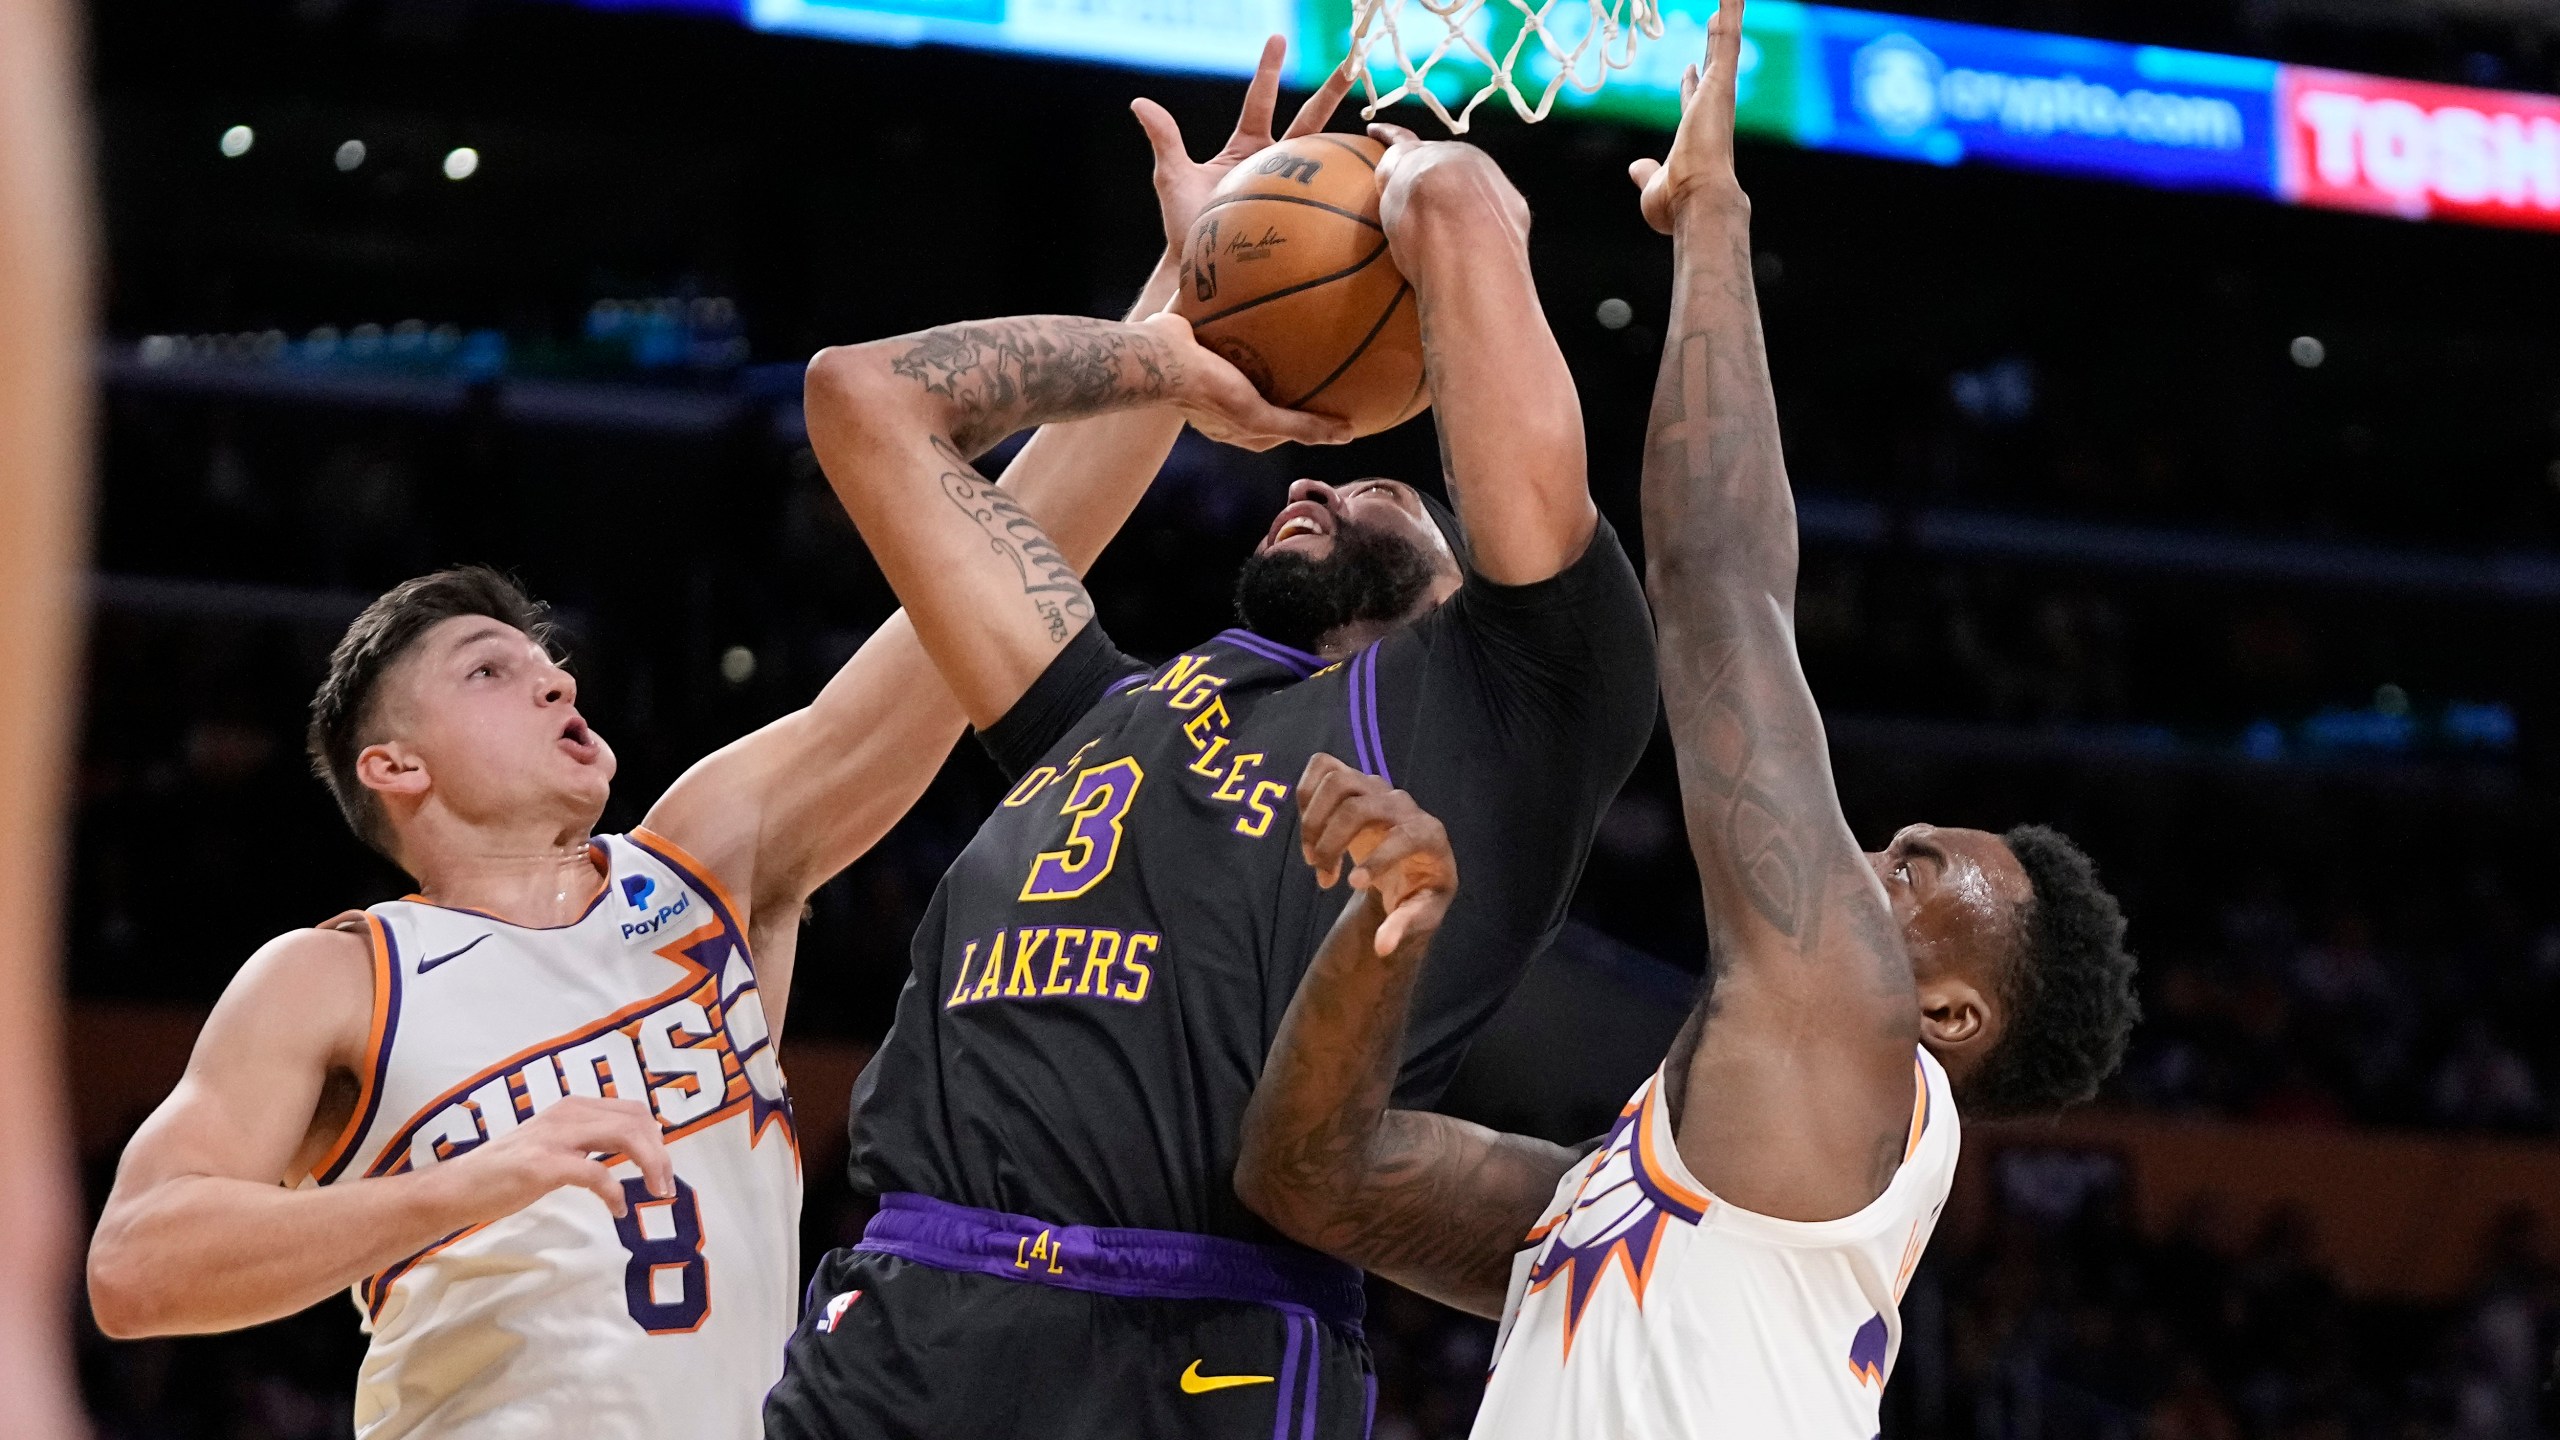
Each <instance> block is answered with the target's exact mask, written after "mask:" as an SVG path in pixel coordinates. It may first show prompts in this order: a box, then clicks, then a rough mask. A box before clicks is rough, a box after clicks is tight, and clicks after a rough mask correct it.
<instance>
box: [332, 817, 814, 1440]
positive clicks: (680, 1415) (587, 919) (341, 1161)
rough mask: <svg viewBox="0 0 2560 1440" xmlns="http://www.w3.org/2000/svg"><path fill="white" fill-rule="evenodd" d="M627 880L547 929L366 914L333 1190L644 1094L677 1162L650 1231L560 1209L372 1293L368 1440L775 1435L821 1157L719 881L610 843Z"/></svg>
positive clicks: (637, 1195) (566, 1204) (648, 850)
mask: <svg viewBox="0 0 2560 1440" xmlns="http://www.w3.org/2000/svg"><path fill="white" fill-rule="evenodd" d="M591 843H592V844H593V845H594V847H595V849H596V852H597V855H598V859H599V861H600V863H601V864H602V865H603V867H604V869H605V884H604V889H603V891H602V893H600V894H599V895H598V896H597V897H596V900H595V903H594V904H593V905H591V906H590V907H589V908H588V910H587V913H586V914H585V915H583V916H581V917H579V918H578V919H577V920H576V921H573V922H572V923H570V924H567V925H563V926H559V927H556V928H552V929H532V928H528V927H526V926H522V925H515V924H510V923H508V922H506V921H504V920H500V919H497V918H496V917H494V916H489V915H483V914H480V913H478V912H476V911H469V910H457V909H448V908H445V907H442V906H438V905H434V904H430V903H428V902H426V901H425V900H423V899H420V898H419V897H416V896H412V897H410V898H409V899H407V900H401V901H394V902H391V903H389V904H384V905H377V906H374V907H373V908H372V909H371V910H369V911H367V912H365V914H364V917H363V918H364V924H365V929H366V931H367V932H368V934H369V936H370V938H371V940H372V943H373V961H374V1002H373V1036H372V1059H371V1064H370V1065H369V1066H368V1067H367V1069H366V1071H365V1072H364V1073H363V1074H362V1075H361V1076H360V1077H359V1083H360V1084H361V1086H362V1090H361V1092H360V1093H359V1094H358V1096H357V1099H356V1106H355V1111H356V1113H355V1117H354V1118H353V1119H352V1120H351V1121H350V1122H349V1123H348V1126H347V1129H346V1132H345V1133H344V1134H343V1135H341V1136H340V1137H339V1140H338V1143H337V1144H336V1145H335V1146H333V1147H332V1148H331V1151H330V1153H329V1156H328V1157H327V1158H326V1159H325V1160H324V1161H323V1162H322V1163H321V1165H320V1166H318V1167H317V1168H315V1169H314V1170H313V1172H312V1179H313V1181H314V1182H316V1183H318V1184H322V1185H327V1184H332V1183H335V1182H338V1181H341V1180H349V1179H354V1178H357V1177H360V1176H378V1175H398V1174H402V1173H404V1172H408V1171H413V1170H419V1169H423V1168H425V1167H426V1166H429V1165H434V1164H437V1163H439V1162H440V1161H444V1160H450V1159H452V1158H454V1157H455V1156H458V1155H461V1154H463V1153H464V1152H466V1151H468V1150H470V1149H471V1148H472V1147H473V1146H476V1145H479V1144H482V1143H483V1142H485V1141H487V1140H490V1139H492V1138H494V1137H496V1136H499V1135H503V1134H505V1133H506V1132H508V1131H509V1130H512V1129H514V1128H515V1127H516V1126H517V1125H518V1124H519V1123H521V1122H523V1121H525V1120H527V1119H529V1118H531V1117H532V1116H534V1115H536V1114H538V1113H540V1112H541V1110H542V1109H543V1108H544V1107H545V1106H547V1105H549V1104H550V1103H551V1102H553V1101H555V1100H558V1099H559V1098H561V1097H562V1096H563V1095H588V1096H597V1095H601V1096H608V1097H615V1098H621V1099H643V1098H645V1099H646V1101H647V1102H648V1104H649V1106H650V1108H651V1109H652V1110H653V1111H654V1112H655V1113H656V1115H657V1117H658V1122H659V1124H660V1125H661V1126H663V1127H664V1129H665V1133H666V1137H667V1146H668V1155H669V1156H670V1158H672V1160H673V1161H674V1163H675V1173H676V1193H675V1196H674V1198H673V1199H670V1200H657V1199H653V1198H652V1197H651V1196H650V1195H649V1194H648V1192H647V1190H646V1189H645V1188H644V1186H643V1183H642V1181H641V1180H640V1178H639V1175H640V1172H639V1167H638V1166H636V1165H634V1164H631V1163H630V1162H628V1161H625V1162H622V1163H619V1164H617V1165H616V1166H615V1167H614V1173H615V1175H616V1176H618V1177H627V1178H624V1179H623V1193H624V1195H625V1196H627V1197H628V1198H629V1202H630V1203H629V1213H628V1214H627V1215H626V1216H625V1217H624V1218H623V1219H621V1220H616V1219H615V1218H614V1217H613V1215H612V1213H611V1212H610V1211H608V1210H607V1209H606V1208H605V1205H604V1202H603V1201H602V1200H600V1199H598V1198H597V1197H596V1195H595V1194H594V1192H592V1191H588V1190H583V1189H576V1188H569V1189H561V1190H555V1191H553V1192H551V1193H550V1194H549V1195H546V1196H544V1197H543V1198H542V1199H540V1200H537V1201H535V1202H534V1203H533V1204H531V1205H529V1206H526V1207H525V1208H524V1209H523V1210H520V1211H518V1212H516V1213H515V1214H513V1215H510V1216H508V1217H506V1218H505V1219H502V1220H497V1221H493V1222H491V1223H489V1224H486V1225H480V1226H475V1227H473V1228H471V1229H468V1230H464V1231H462V1232H460V1233H459V1234H456V1235H452V1236H448V1237H447V1238H445V1239H444V1240H443V1241H441V1242H439V1243H437V1244H435V1245H433V1246H430V1247H429V1248H428V1249H426V1250H425V1251H423V1252H421V1253H419V1254H417V1255H413V1256H411V1257H410V1258H408V1259H406V1260H403V1261H401V1262H400V1263H399V1264H397V1265H394V1266H392V1267H391V1268H390V1269H388V1270H385V1271H383V1272H382V1273H381V1274H379V1275H375V1276H373V1277H371V1278H370V1279H367V1280H365V1281H363V1282H362V1283H360V1284H359V1285H357V1286H356V1287H355V1301H356V1306H357V1308H358V1309H359V1310H361V1311H363V1312H364V1326H365V1329H366V1331H367V1332H368V1333H369V1334H370V1335H371V1336H372V1343H371V1345H370V1347H369V1348H368V1349H367V1351H366V1352H365V1359H364V1365H363V1368H362V1369H361V1370H360V1371H359V1372H358V1375H357V1380H356V1413H355V1425H356V1433H357V1434H358V1435H359V1436H361V1437H363V1440H394V1437H401V1436H439V1437H442V1436H468V1437H473V1440H483V1437H486V1440H499V1437H504V1440H516V1437H526V1440H530V1437H536V1436H539V1437H543V1440H555V1437H556V1440H573V1437H594V1440H626V1437H628V1440H638V1437H644V1436H646V1437H657V1436H684V1437H686V1440H733V1437H735V1440H753V1437H757V1436H760V1435H761V1434H762V1433H763V1425H762V1421H761V1412H762V1408H763V1404H764V1395H765V1391H766V1390H768V1389H769V1388H771V1387H772V1385H773V1382H774V1381H775V1379H777V1378H778V1377H779V1376H780V1375H781V1373H782V1346H783V1342H784V1341H785V1340H787V1339H788V1338H790V1334H791V1330H792V1326H793V1324H794V1322H795V1320H796V1319H797V1314H798V1303H797V1302H798V1300H799V1296H798V1293H797V1290H796V1285H797V1281H798V1278H799V1273H800V1259H799V1216H800V1154H799V1141H798V1139H797V1137H796V1136H795V1135H794V1133H793V1131H792V1126H791V1110H790V1102H789V1100H788V1099H787V1098H786V1097H785V1095H784V1092H783V1082H782V1069H781V1066H780V1064H779V1063H778V1062H777V1060H776V1058H775V1055H774V1048H773V1045H772V1044H771V1042H770V1037H769V1035H768V1033H767V1030H766V1025H765V1017H764V1007H763V1003H762V1002H761V1001H760V1000H759V999H758V998H757V994H756V981H755V966H754V962H753V960H752V959H751V958H750V956H749V954H748V948H747V937H746V934H745V932H744V931H743V930H741V929H740V928H739V922H738V919H737V912H736V910H735V908H734V907H733V906H731V905H730V904H729V901H728V897H727V895H725V894H724V893H723V892H722V890H721V888H720V885H719V882H718V881H717V880H715V879H713V878H712V877H711V876H710V875H709V874H708V873H707V872H705V871H704V870H703V869H702V867H701V866H700V865H699V864H697V863H696V862H694V861H693V860H692V859H691V858H690V857H689V856H687V855H685V854H684V852H683V851H681V850H679V849H677V848H676V847H675V846H674V845H673V844H671V843H669V842H668V841H666V840H665V839H663V838H661V837H659V836H655V835H651V834H649V833H647V832H645V831H642V832H637V833H634V834H632V835H629V836H616V835H608V836H600V837H598V838H597V839H596V840H594V841H593V842H591Z"/></svg>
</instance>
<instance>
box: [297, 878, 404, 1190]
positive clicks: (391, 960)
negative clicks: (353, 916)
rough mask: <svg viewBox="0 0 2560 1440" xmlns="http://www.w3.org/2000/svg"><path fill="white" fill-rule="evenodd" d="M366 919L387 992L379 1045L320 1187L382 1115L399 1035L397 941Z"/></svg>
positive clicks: (376, 920)
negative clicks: (376, 939) (342, 1143)
mask: <svg viewBox="0 0 2560 1440" xmlns="http://www.w3.org/2000/svg"><path fill="white" fill-rule="evenodd" d="M368 919H369V920H370V921H371V924H372V928H373V929H375V930H376V931H378V932H380V934H381V936H382V973H383V976H384V980H385V983H386V984H388V985H389V986H390V987H391V993H390V995H389V996H388V997H386V998H385V1000H384V1002H383V1013H382V1045H381V1048H379V1049H377V1050H376V1051H374V1054H373V1083H372V1084H371V1085H369V1086H367V1087H365V1098H364V1113H363V1114H362V1115H359V1116H357V1117H356V1123H355V1128H353V1129H351V1130H349V1131H348V1132H347V1148H346V1150H345V1151H344V1152H343V1153H342V1154H340V1155H339V1156H338V1158H337V1159H335V1160H332V1161H330V1162H329V1168H328V1169H326V1170H324V1171H322V1172H321V1173H320V1174H318V1175H317V1176H314V1177H313V1178H314V1179H315V1180H317V1181H318V1182H319V1183H320V1184H323V1185H326V1184H329V1183H330V1182H332V1181H334V1180H336V1179H337V1178H338V1177H339V1176H341V1175H343V1174H345V1173H346V1172H347V1166H348V1165H349V1164H350V1163H352V1162H353V1161H354V1160H355V1158H356V1151H358V1150H359V1149H362V1148H363V1146H364V1137H365V1136H366V1135H367V1134H368V1133H370V1132H371V1131H372V1129H373V1122H374V1120H375V1118H376V1117H377V1116H379V1115H380V1114H381V1113H382V1087H383V1086H384V1085H385V1084H387V1083H389V1081H390V1079H391V1042H392V1041H394V1040H396V1039H398V1038H399V1035H400V942H399V941H398V940H395V939H393V938H392V935H391V922H390V921H388V920H385V919H383V918H381V917H380V916H370V917H368Z"/></svg>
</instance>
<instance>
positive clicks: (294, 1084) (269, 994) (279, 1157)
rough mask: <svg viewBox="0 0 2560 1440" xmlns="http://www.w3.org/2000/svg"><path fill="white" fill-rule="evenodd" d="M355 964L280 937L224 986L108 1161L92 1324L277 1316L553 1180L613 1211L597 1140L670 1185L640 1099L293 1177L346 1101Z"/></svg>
mask: <svg viewBox="0 0 2560 1440" xmlns="http://www.w3.org/2000/svg"><path fill="white" fill-rule="evenodd" d="M370 959H371V957H370V953H369V951H368V949H367V947H366V943H365V941H364V940H363V939H362V938H361V937H359V936H356V935H352V934H348V933H345V932H343V931H335V930H302V931H297V932H295V933H293V934H291V935H288V936H285V937H283V938H282V939H279V940H276V941H274V942H272V943H270V944H269V945H267V946H266V947H265V948H264V949H262V950H260V951H259V952H258V953H257V954H256V955H255V956H254V957H252V958H251V959H250V961H249V963H248V964H247V965H246V966H244V967H242V969H241V971H240V974H239V975H238V976H237V977H235V978H234V979H233V980H232V982H231V985H230V987H229V988H228V989H226V990H225V991H224V992H223V996H222V1000H221V1002H220V1003H219V1004H217V1005H215V1006H214V1009H213V1014H212V1015H211V1017H209V1018H208V1019H207V1020H206V1021H205V1027H204V1032H203V1033H202V1034H201V1035H199V1036H197V1037H196V1048H195V1053H194V1054H193V1055H191V1056H190V1057H188V1060H187V1071H186V1074H185V1076H184V1077H183V1078H181V1079H180V1080H179V1081H178V1088H177V1089H176V1090H175V1091H173V1092H171V1093H170V1095H169V1098H168V1099H166V1100H164V1101H162V1102H161V1103H160V1107H159V1108H158V1109H157V1110H154V1111H153V1112H152V1114H151V1118H150V1119H148V1120H146V1121H144V1122H143V1125H142V1128H141V1129H140V1130H139V1131H137V1132H135V1134H134V1137H133V1141H132V1143H131V1144H129V1145H127V1146H126V1147H125V1152H124V1158H123V1160H122V1161H121V1162H120V1163H119V1164H118V1165H117V1167H116V1181H115V1189H114V1190H113V1191H112V1192H111V1193H110V1194H109V1195H108V1196H107V1204H106V1209H105V1211H104V1212H103V1213H102V1214H101V1215H100V1216H99V1217H98V1231H97V1235H96V1236H95V1238H94V1239H92V1240H91V1242H90V1246H89V1306H90V1310H91V1311H92V1313H93V1314H95V1316H96V1317H97V1321H98V1327H99V1328H100V1329H102V1330H104V1331H106V1332H107V1333H108V1334H110V1335H114V1336H117V1337H120V1338H130V1337H133V1336H139V1335H180V1334H194V1333H201V1332H206V1331H213V1330H232V1329H237V1328H239V1327H241V1326H244V1325H256V1324H260V1323H262V1322H264V1321H268V1320H273V1319H276V1318H278V1317H280V1316H285V1315H290V1314H292V1313H293V1312H295V1311H297V1310H300V1309H303V1308H304V1307H306V1306H309V1305H312V1304H314V1303H316V1302H318V1301H321V1300H324V1299H327V1298H328V1297H329V1296H330V1295H331V1294H334V1293H335V1292H337V1291H340V1290H344V1289H345V1288H347V1287H348V1286H349V1285H352V1284H354V1283H356V1282H357V1281H359V1280H362V1279H364V1278H365V1277H366V1276H369V1275H374V1274H378V1273H380V1272H381V1271H383V1270H385V1269H388V1268H389V1267H391V1266H392V1265H395V1264H397V1263H399V1262H400V1261H402V1260H405V1259H407V1258H408V1257H410V1256H412V1255H415V1254H417V1253H418V1252H419V1251H421V1250H424V1249H426V1248H427V1247H428V1246H430V1245H433V1244H435V1243H436V1242H437V1241H439V1240H442V1239H444V1238H445V1237H446V1236H448V1235H451V1234H453V1233H454V1232H455V1231H458V1230H462V1229H465V1228H467V1227H470V1226H473V1225H479V1224H482V1223H485V1222H487V1221H490V1220H495V1219H498V1218H499V1217H501V1216H505V1215H510V1214H513V1213H514V1212H516V1211H517V1210H520V1209H522V1208H524V1207H525V1206H526V1205H529V1204H531V1203H533V1202H534V1201H535V1200H538V1199H540V1198H541V1197H543V1196H544V1195H547V1194H549V1193H550V1192H552V1191H553V1190H557V1189H559V1188H561V1187H562V1186H564V1185H576V1186H581V1187H584V1188H585V1189H588V1190H591V1191H593V1192H594V1193H595V1195H596V1198H597V1202H598V1203H600V1204H602V1205H604V1206H605V1207H606V1208H607V1209H609V1210H611V1211H612V1212H613V1213H615V1214H616V1215H619V1214H621V1213H622V1211H623V1208H624V1199H623V1190H622V1182H621V1181H620V1180H618V1179H616V1178H614V1177H613V1176H612V1175H611V1174H610V1173H609V1171H608V1170H607V1168H606V1165H605V1163H602V1162H599V1161H598V1160H597V1159H595V1158H594V1155H595V1154H598V1153H601V1154H604V1155H607V1156H609V1157H611V1158H614V1159H619V1158H623V1157H626V1156H627V1157H628V1158H630V1159H632V1160H634V1161H636V1162H638V1163H639V1165H640V1167H641V1171H642V1174H643V1176H644V1177H645V1179H646V1181H647V1183H648V1185H649V1188H650V1191H651V1193H653V1194H659V1195H668V1194H672V1193H674V1188H673V1187H674V1183H675V1182H674V1173H673V1171H671V1170H670V1169H669V1168H668V1162H667V1152H666V1146H665V1144H664V1143H663V1142H662V1140H661V1139H660V1137H659V1131H658V1122H657V1121H656V1120H655V1119H654V1118H653V1117H652V1116H651V1115H650V1114H649V1110H648V1107H647V1106H646V1105H644V1104H642V1103H640V1102H639V1101H636V1100H592V1099H586V1098H583V1097H579V1096H570V1097H568V1098H565V1099H562V1100H558V1101H555V1102H553V1103H552V1104H551V1105H549V1106H548V1107H546V1108H545V1109H544V1110H543V1111H542V1113H541V1114H539V1115H536V1116H535V1117H534V1118H533V1119H531V1120H528V1121H526V1122H525V1123H524V1124H522V1125H519V1126H517V1127H516V1128H515V1129H514V1130H512V1131H510V1132H508V1133H507V1135H505V1136H504V1137H503V1138H500V1139H498V1140H494V1141H491V1142H490V1143H488V1144H486V1145H482V1146H480V1147H478V1148H476V1149H474V1150H473V1151H471V1152H470V1153H469V1154H467V1155H463V1156H460V1157H458V1158H456V1159H452V1160H447V1161H444V1162H442V1163H440V1164H435V1165H430V1166H428V1167H427V1168H425V1169H423V1170H417V1171H411V1172H409V1173H406V1174H401V1175H394V1176H386V1177H383V1178H379V1179H358V1180H347V1181H342V1182H341V1183H338V1184H334V1185H329V1186H326V1187H321V1188H294V1187H295V1185H296V1182H298V1181H299V1180H300V1179H301V1178H302V1177H303V1176H304V1175H306V1174H307V1173H308V1172H309V1171H310V1170H311V1169H312V1168H313V1167H315V1166H316V1165H318V1164H320V1163H322V1161H323V1158H324V1156H325V1154H326V1152H327V1151H328V1150H329V1149H330V1147H331V1142H332V1141H333V1140H335V1139H337V1138H338V1132H339V1130H340V1129H341V1128H342V1127H343V1126H344V1124H345V1123H346V1121H347V1120H348V1119H350V1118H351V1117H352V1115H353V1114H354V1106H353V1104H352V1097H353V1093H354V1085H353V1080H352V1076H353V1074H354V1073H355V1072H356V1071H357V1070H358V1068H359V1067H361V1066H363V1065H364V1064H365V1063H366V1061H367V1059H368V1057H367V1056H366V1054H365V1045H366V1041H367V1036H368V1034H369V1030H370V1021H371V1016H372V1009H373V989H372V982H371V980H370V979H369V978H368V977H369V975H370V973H371V968H372V967H371V964H370Z"/></svg>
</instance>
